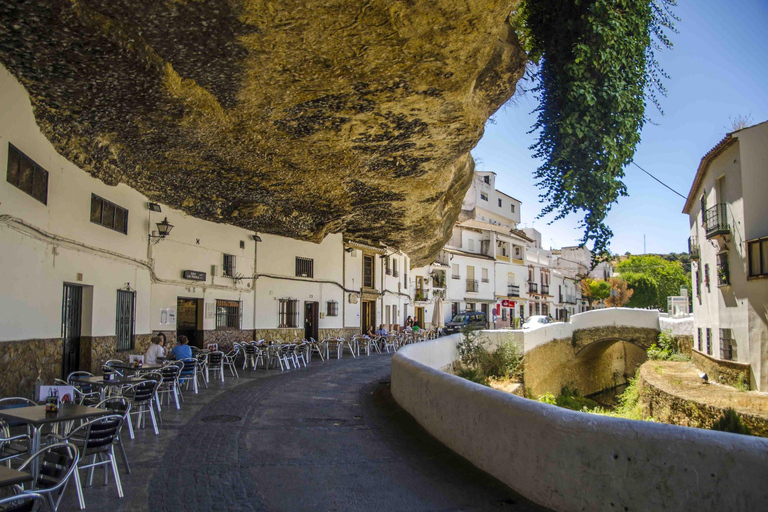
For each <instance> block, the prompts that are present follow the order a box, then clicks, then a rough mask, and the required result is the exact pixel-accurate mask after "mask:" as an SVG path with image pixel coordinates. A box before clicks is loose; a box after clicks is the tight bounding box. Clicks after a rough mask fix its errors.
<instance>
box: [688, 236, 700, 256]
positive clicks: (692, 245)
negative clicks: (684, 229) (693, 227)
mask: <svg viewBox="0 0 768 512" xmlns="http://www.w3.org/2000/svg"><path fill="white" fill-rule="evenodd" d="M688 254H690V255H691V259H692V260H698V259H699V258H700V257H701V249H699V238H698V237H696V236H691V237H688Z"/></svg>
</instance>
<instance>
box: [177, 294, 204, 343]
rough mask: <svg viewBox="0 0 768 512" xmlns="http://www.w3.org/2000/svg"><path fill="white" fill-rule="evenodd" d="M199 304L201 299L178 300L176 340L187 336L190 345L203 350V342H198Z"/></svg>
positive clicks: (180, 298) (179, 298)
mask: <svg viewBox="0 0 768 512" xmlns="http://www.w3.org/2000/svg"><path fill="white" fill-rule="evenodd" d="M199 303H200V300H199V299H185V298H182V297H178V298H177V299H176V339H177V340H178V339H179V336H186V337H187V339H189V344H190V345H192V346H195V347H198V348H202V346H203V343H202V340H198V338H199V337H200V336H198V325H199V323H198V321H199V318H200V308H199Z"/></svg>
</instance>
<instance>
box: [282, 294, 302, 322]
mask: <svg viewBox="0 0 768 512" xmlns="http://www.w3.org/2000/svg"><path fill="white" fill-rule="evenodd" d="M279 317H280V320H279V321H280V324H279V325H278V327H281V328H285V327H298V326H299V301H298V300H296V299H280V311H279Z"/></svg>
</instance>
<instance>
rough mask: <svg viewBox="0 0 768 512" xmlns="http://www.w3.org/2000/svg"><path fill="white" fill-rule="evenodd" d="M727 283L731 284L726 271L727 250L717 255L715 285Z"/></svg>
mask: <svg viewBox="0 0 768 512" xmlns="http://www.w3.org/2000/svg"><path fill="white" fill-rule="evenodd" d="M728 284H731V276H730V273H729V272H728V251H723V252H721V253H719V254H718V255H717V285H718V286H725V285H728Z"/></svg>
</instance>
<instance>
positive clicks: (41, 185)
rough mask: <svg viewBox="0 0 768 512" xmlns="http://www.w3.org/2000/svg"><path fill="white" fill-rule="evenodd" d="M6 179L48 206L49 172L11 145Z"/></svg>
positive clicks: (9, 146) (9, 145)
mask: <svg viewBox="0 0 768 512" xmlns="http://www.w3.org/2000/svg"><path fill="white" fill-rule="evenodd" d="M5 179H6V180H7V181H8V183H10V184H11V185H13V186H14V187H16V188H18V189H19V190H21V191H23V192H26V193H27V194H29V195H30V196H32V197H34V198H35V199H37V200H38V201H40V202H41V203H43V204H45V205H47V204H48V171H46V170H45V169H43V168H42V167H40V166H39V165H37V164H36V163H35V162H34V161H33V160H32V159H31V158H29V157H28V156H27V155H25V154H24V153H22V152H21V151H19V150H18V149H16V148H15V147H14V146H13V144H10V143H9V144H8V174H6V176H5Z"/></svg>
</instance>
